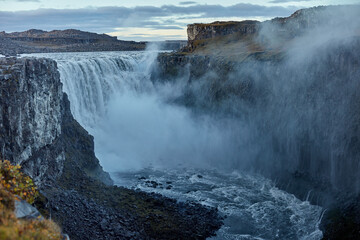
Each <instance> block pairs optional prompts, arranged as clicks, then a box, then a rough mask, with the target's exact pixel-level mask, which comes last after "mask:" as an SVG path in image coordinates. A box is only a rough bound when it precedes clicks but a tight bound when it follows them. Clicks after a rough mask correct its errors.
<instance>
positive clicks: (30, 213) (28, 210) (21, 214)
mask: <svg viewBox="0 0 360 240" xmlns="http://www.w3.org/2000/svg"><path fill="white" fill-rule="evenodd" d="M15 216H16V217H17V218H23V219H42V216H41V214H40V213H39V211H38V210H37V209H36V208H35V207H33V206H31V205H30V204H29V203H27V202H26V201H24V200H16V201H15Z"/></svg>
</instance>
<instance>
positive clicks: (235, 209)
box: [35, 52, 322, 239]
mask: <svg viewBox="0 0 360 240" xmlns="http://www.w3.org/2000/svg"><path fill="white" fill-rule="evenodd" d="M35 56H42V57H49V58H53V59H55V60H56V61H57V62H58V67H59V72H60V76H61V80H62V82H63V84H64V91H65V92H66V93H67V94H68V95H69V100H70V102H71V111H72V113H73V115H74V117H75V118H76V119H77V120H78V121H79V122H80V124H81V125H82V126H83V127H85V129H87V130H88V131H89V132H90V133H91V134H92V135H93V136H94V137H95V152H96V155H97V157H98V158H99V160H100V162H101V164H102V166H103V167H104V169H105V170H107V171H109V172H121V173H118V174H113V178H114V179H115V180H116V182H117V184H119V185H124V186H127V187H133V188H141V189H142V190H145V191H157V192H159V193H162V194H165V195H168V196H171V197H175V198H178V199H182V200H188V199H190V200H196V201H199V202H201V203H203V204H206V205H211V206H214V207H217V208H218V209H219V210H220V212H222V213H223V214H226V215H227V216H228V218H227V220H226V221H225V226H224V227H223V228H222V229H221V230H220V231H219V236H218V239H320V238H321V235H322V234H321V231H320V230H319V229H318V220H319V218H320V216H321V208H320V207H317V206H312V205H310V204H309V203H308V202H307V201H304V202H302V201H300V200H298V199H296V198H295V197H294V196H293V195H291V194H288V193H286V192H284V191H281V190H279V189H277V188H275V187H274V185H273V183H271V181H269V180H267V179H264V178H263V177H260V176H250V175H247V174H244V173H241V172H233V173H231V174H225V173H221V171H215V170H209V169H212V168H214V167H218V168H221V169H222V170H226V166H225V164H223V162H234V161H238V162H239V160H241V153H239V152H238V151H236V150H235V149H237V147H238V146H239V145H241V144H242V138H241V136H246V134H247V133H246V128H240V127H239V128H238V127H237V124H239V123H237V122H235V120H233V119H225V120H224V119H222V120H218V119H213V118H211V117H209V116H197V115H194V114H192V112H191V111H190V110H189V109H186V108H185V107H181V106H178V105H174V104H170V103H169V102H168V101H167V100H168V99H169V98H171V97H173V96H174V95H180V94H181V85H178V84H174V85H171V84H164V85H160V86H153V84H152V83H151V81H150V71H149V70H150V68H151V63H152V62H153V60H154V59H155V57H156V52H104V53H57V54H36V55H35ZM244 129H245V130H244ZM247 155H248V153H247V154H245V155H244V156H247ZM182 167H184V168H182ZM159 168H160V169H159ZM194 169H203V170H194ZM205 169H207V170H205ZM199 175H200V176H202V177H198V176H199ZM139 176H145V177H146V179H148V180H151V181H156V182H157V183H162V184H163V186H165V184H166V182H172V185H173V187H172V188H171V189H166V188H165V187H162V188H161V187H158V188H153V187H152V186H149V185H148V183H146V181H147V180H146V181H143V180H139Z"/></svg>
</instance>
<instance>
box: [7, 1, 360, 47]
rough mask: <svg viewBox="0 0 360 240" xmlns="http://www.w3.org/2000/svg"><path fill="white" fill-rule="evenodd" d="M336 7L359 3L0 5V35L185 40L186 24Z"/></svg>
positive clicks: (47, 2) (176, 2) (108, 2)
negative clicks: (69, 33) (71, 32)
mask: <svg viewBox="0 0 360 240" xmlns="http://www.w3.org/2000/svg"><path fill="white" fill-rule="evenodd" d="M219 2H221V3H219ZM339 4H360V0H222V1H219V0H194V1H186V0H167V1H160V0H152V1H149V0H97V1H96V0H0V31H6V32H16V31H25V30H28V29H42V30H47V31H50V30H54V29H56V30H63V29H69V28H75V29H79V30H83V31H90V32H96V33H106V34H109V35H111V36H117V37H118V39H121V40H135V41H161V40H175V39H176V40H177V39H183V40H185V39H186V38H187V36H186V26H187V24H191V23H195V22H196V23H208V22H214V21H228V20H235V21H241V20H246V19H253V20H259V21H264V20H268V19H272V18H274V17H286V16H289V15H291V14H292V13H293V12H295V11H296V10H298V9H301V8H307V7H313V6H320V5H339Z"/></svg>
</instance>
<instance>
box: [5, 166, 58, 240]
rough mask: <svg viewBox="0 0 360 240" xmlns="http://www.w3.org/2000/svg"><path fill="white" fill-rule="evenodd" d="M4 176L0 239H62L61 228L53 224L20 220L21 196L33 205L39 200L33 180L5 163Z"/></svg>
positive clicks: (17, 167) (18, 169) (35, 220)
mask: <svg viewBox="0 0 360 240" xmlns="http://www.w3.org/2000/svg"><path fill="white" fill-rule="evenodd" d="M0 176H1V182H0V239H11V240H13V239H14V240H15V239H23V240H32V239H37V240H48V239H54V240H55V239H61V231H60V228H59V226H58V225H57V224H55V223H54V222H53V221H51V220H46V219H43V220H39V219H34V220H22V219H17V218H16V216H15V213H14V210H15V201H16V200H19V199H18V198H20V196H21V198H22V199H24V200H27V201H28V202H29V203H32V202H33V201H34V199H35V198H36V197H38V193H37V191H36V187H35V186H34V185H33V183H32V180H31V179H30V178H29V177H28V176H26V175H24V174H23V173H21V172H20V167H19V166H13V165H11V164H10V162H8V161H2V162H1V164H0ZM15 194H17V195H15Z"/></svg>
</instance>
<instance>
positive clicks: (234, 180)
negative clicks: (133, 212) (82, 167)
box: [112, 168, 322, 240]
mask: <svg viewBox="0 0 360 240" xmlns="http://www.w3.org/2000/svg"><path fill="white" fill-rule="evenodd" d="M112 177H113V179H115V181H116V184H118V185H121V186H127V187H131V188H134V189H141V190H143V191H147V192H157V193H160V194H163V195H165V196H168V197H172V198H176V199H179V200H182V201H186V200H192V201H197V202H199V203H202V204H203V205H206V206H211V207H216V208H217V209H218V210H219V211H220V212H221V213H222V214H223V215H225V216H227V217H226V219H225V225H224V226H223V227H222V228H221V229H220V231H219V232H218V236H217V237H214V238H212V239H314V240H315V239H321V237H322V232H321V231H320V230H319V228H318V223H319V220H320V217H321V213H322V208H321V207H318V206H314V205H311V204H310V203H309V202H308V201H301V200H299V199H297V198H296V197H295V196H294V195H292V194H289V193H286V192H284V191H282V190H280V189H278V188H276V187H275V186H274V184H273V183H272V182H271V181H270V180H268V179H265V178H263V177H261V176H258V175H248V174H245V173H240V172H234V173H232V174H226V173H219V172H217V171H215V170H200V169H178V170H165V171H164V170H159V169H157V170H156V169H153V168H148V169H143V170H142V171H138V172H133V173H129V172H128V173H113V174H112Z"/></svg>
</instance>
